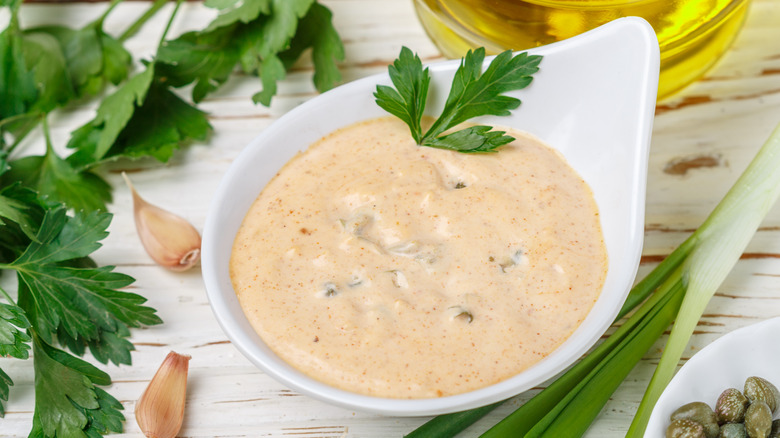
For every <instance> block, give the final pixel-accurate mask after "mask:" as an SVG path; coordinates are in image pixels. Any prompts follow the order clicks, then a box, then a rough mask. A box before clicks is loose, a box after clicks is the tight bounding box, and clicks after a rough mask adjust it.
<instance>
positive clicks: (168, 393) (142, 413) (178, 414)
mask: <svg viewBox="0 0 780 438" xmlns="http://www.w3.org/2000/svg"><path fill="white" fill-rule="evenodd" d="M189 362H190V356H186V355H182V354H178V353H176V352H174V351H171V352H170V353H168V356H166V357H165V360H164V361H163V363H162V365H160V369H158V370H157V373H155V375H154V377H153V378H152V381H151V382H149V386H147V387H146V390H145V391H144V393H143V394H142V395H141V398H140V399H138V403H136V405H135V420H136V422H138V426H139V427H140V428H141V431H142V432H143V433H144V436H145V437H147V438H175V437H176V434H177V433H179V430H180V429H181V425H182V422H183V421H184V403H185V399H186V398H187V372H188V370H189Z"/></svg>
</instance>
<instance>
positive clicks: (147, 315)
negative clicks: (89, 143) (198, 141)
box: [3, 207, 161, 363]
mask: <svg viewBox="0 0 780 438" xmlns="http://www.w3.org/2000/svg"><path fill="white" fill-rule="evenodd" d="M110 220H111V215H110V214H108V213H101V212H92V213H76V214H75V216H72V217H71V216H68V215H67V214H66V210H65V208H62V207H61V208H57V209H50V210H48V211H47V212H46V215H45V216H44V218H43V222H42V223H41V226H40V231H39V232H38V235H37V239H38V242H31V243H30V245H29V246H28V247H27V249H26V250H25V251H24V253H22V255H20V256H19V257H18V258H17V259H16V260H14V261H13V262H12V263H9V264H7V265H5V266H3V267H4V268H7V269H13V270H15V271H16V273H17V276H18V279H19V288H18V290H19V300H18V305H19V307H20V308H22V309H23V310H24V311H25V312H26V314H27V316H28V318H30V320H31V322H32V324H33V326H34V327H35V328H36V330H37V332H38V334H39V335H40V336H41V337H42V338H43V339H44V340H45V341H46V342H48V343H50V344H51V343H53V342H54V340H55V339H56V338H58V333H59V338H61V339H60V341H61V343H62V344H64V345H66V346H74V345H75V346H77V348H78V349H75V348H74V350H76V351H74V352H76V353H83V348H79V347H78V346H81V345H85V344H90V343H92V344H93V345H91V347H92V346H95V347H96V348H102V349H103V350H101V352H103V353H104V354H100V352H99V353H98V355H96V357H98V359H101V360H106V361H107V360H111V361H112V362H114V363H129V358H130V356H129V351H130V350H132V349H133V346H132V344H130V343H129V342H123V341H122V339H117V338H124V337H127V335H128V334H129V331H128V327H139V326H141V325H154V324H159V323H160V322H161V321H160V319H159V317H157V315H155V313H154V312H155V311H154V309H151V308H149V307H146V306H143V305H142V304H143V303H144V302H145V301H146V299H144V298H143V297H141V296H140V295H137V294H133V293H130V292H123V291H120V290H119V289H121V288H124V287H126V286H128V285H129V284H131V283H132V282H133V279H132V278H131V277H129V276H127V275H124V274H120V273H117V272H112V271H113V267H102V268H92V267H81V266H80V265H79V263H75V264H74V263H73V261H74V260H75V261H78V260H80V259H82V258H83V257H86V256H87V255H89V254H90V253H92V252H93V251H95V250H96V249H97V248H98V247H99V246H100V243H99V241H100V240H102V239H103V238H104V237H105V236H106V235H107V233H106V228H107V227H108V224H109V222H110ZM101 341H108V342H109V343H110V345H107V346H100V345H98V344H99V343H100V342H101ZM93 351H95V350H93Z"/></svg>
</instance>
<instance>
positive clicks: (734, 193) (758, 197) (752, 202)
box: [627, 125, 780, 437]
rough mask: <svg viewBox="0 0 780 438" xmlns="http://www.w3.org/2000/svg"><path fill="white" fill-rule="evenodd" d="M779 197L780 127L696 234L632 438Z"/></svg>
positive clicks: (639, 432)
mask: <svg viewBox="0 0 780 438" xmlns="http://www.w3.org/2000/svg"><path fill="white" fill-rule="evenodd" d="M778 196H780V125H778V126H777V127H776V128H775V130H774V132H773V133H772V135H771V136H770V137H769V139H768V140H767V142H766V143H765V144H764V146H763V147H762V148H761V150H759V152H758V154H757V155H756V156H755V158H753V161H751V162H750V164H749V165H748V167H747V169H746V170H745V172H743V173H742V175H741V176H740V177H739V179H738V180H737V182H736V183H735V184H734V186H733V187H732V188H731V190H729V192H728V193H727V194H726V196H725V197H724V198H723V200H722V201H721V202H720V203H719V204H718V206H717V207H715V210H714V211H713V212H712V214H710V216H709V217H708V218H707V220H706V221H705V222H704V224H702V226H701V227H700V228H699V229H698V230H696V232H695V233H694V234H693V236H692V237H694V238H695V248H694V249H693V251H692V252H691V254H690V255H689V256H688V257H687V258H686V260H685V264H684V265H683V269H684V275H685V280H686V283H687V285H686V289H687V290H686V293H685V298H684V299H683V302H682V306H681V307H680V313H679V315H678V317H677V320H676V321H675V324H674V326H673V327H672V332H671V334H670V335H669V340H668V341H667V343H666V347H665V348H664V352H663V355H662V356H661V361H660V362H659V364H658V367H657V368H656V370H655V373H654V374H653V378H652V379H651V380H650V385H649V386H648V388H647V391H646V392H645V395H644V398H643V399H642V403H641V404H640V405H639V410H638V411H637V414H636V416H635V417H634V421H633V422H632V423H631V427H630V429H629V431H628V435H627V436H628V437H639V436H642V435H644V432H645V428H646V426H647V421H648V420H649V418H650V413H651V412H652V410H653V406H655V402H656V401H658V397H660V396H661V393H662V392H663V390H664V388H666V385H667V384H669V381H670V380H671V379H672V376H673V375H674V370H675V369H676V367H677V363H678V362H679V361H680V357H681V356H682V352H683V351H684V349H685V347H686V345H688V340H689V339H690V337H691V334H692V333H693V330H694V329H695V328H696V325H697V324H698V322H699V319H700V318H701V315H702V313H704V308H705V307H707V303H709V301H710V299H711V298H712V296H713V295H714V294H715V291H716V290H717V289H718V287H720V285H721V283H723V280H724V279H725V278H726V275H728V273H729V272H730V271H731V269H732V268H733V267H734V265H735V264H736V263H737V260H739V257H740V255H741V254H742V252H743V251H744V250H745V247H747V245H748V243H749V242H750V240H751V238H752V237H753V235H754V234H755V232H756V230H757V229H758V226H759V225H760V224H761V221H763V220H764V217H765V216H766V214H767V213H768V212H769V209H770V208H771V207H772V205H773V204H774V203H775V201H776V200H777V198H778Z"/></svg>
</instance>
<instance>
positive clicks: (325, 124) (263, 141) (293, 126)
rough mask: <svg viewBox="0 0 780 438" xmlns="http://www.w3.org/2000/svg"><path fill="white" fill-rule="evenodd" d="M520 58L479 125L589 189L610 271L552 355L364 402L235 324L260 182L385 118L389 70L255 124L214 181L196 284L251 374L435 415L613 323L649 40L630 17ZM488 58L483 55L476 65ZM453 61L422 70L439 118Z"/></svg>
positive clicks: (388, 411) (519, 381) (649, 102)
mask: <svg viewBox="0 0 780 438" xmlns="http://www.w3.org/2000/svg"><path fill="white" fill-rule="evenodd" d="M529 53H533V54H539V55H543V56H544V59H543V60H542V63H541V66H540V67H541V70H540V71H539V72H538V73H537V74H536V75H535V77H534V80H533V83H532V84H531V85H530V86H529V87H528V88H526V89H524V90H520V91H518V92H516V93H512V94H513V95H516V96H517V97H519V98H520V99H522V101H523V104H522V105H521V106H520V108H518V109H517V110H515V111H513V112H512V115H511V116H507V117H485V118H481V119H479V120H478V122H481V123H488V124H496V125H503V126H510V127H512V128H516V129H520V130H524V131H528V132H530V133H531V134H533V135H535V136H536V137H538V138H540V139H541V140H543V141H545V142H546V143H547V144H549V145H550V146H552V147H553V148H556V149H558V150H559V151H560V152H561V153H562V154H563V156H564V157H565V158H566V160H567V161H568V162H569V163H570V165H571V166H572V167H573V168H574V169H575V170H576V171H577V172H579V174H580V175H581V176H582V177H583V178H584V179H585V181H586V182H587V183H588V184H589V185H590V187H591V189H592V190H593V193H594V195H595V198H596V202H597V204H598V207H599V210H600V216H601V220H602V227H603V230H604V237H605V242H606V246H607V252H608V256H609V266H608V274H607V278H606V283H605V285H604V288H603V290H602V293H601V296H600V298H599V299H598V301H597V302H596V304H595V305H594V307H593V309H592V311H591V312H590V314H589V315H588V317H587V318H586V319H585V321H584V322H583V323H582V325H581V326H580V327H579V328H578V329H577V331H576V332H575V333H574V334H573V335H572V336H571V337H570V338H569V339H568V340H567V341H566V342H564V343H563V344H562V345H561V346H560V347H559V348H558V349H557V350H555V351H554V352H553V353H552V354H550V355H549V356H548V357H546V358H545V359H543V360H542V361H541V362H539V363H537V364H536V365H534V366H533V367H531V368H529V369H528V370H526V371H524V372H522V373H520V374H518V375H516V376H514V377H512V378H510V379H507V380H505V381H503V382H500V383H497V384H495V385H492V386H489V387H486V388H482V389H479V390H475V391H471V392H468V393H464V394H459V395H454V396H448V397H441V398H432V399H417V400H401V399H390V398H379V397H370V396H365V395H359V394H355V393H351V392H347V391H344V390H341V389H336V388H333V387H330V386H328V385H326V384H323V383H321V382H319V381H317V380H315V379H313V378H311V377H308V376H306V375H304V374H302V373H301V372H299V371H298V370H296V369H295V368H294V367H293V366H291V365H289V364H287V363H285V362H284V361H282V360H281V359H279V358H278V357H277V356H275V355H274V354H273V352H272V351H271V350H270V349H269V348H268V347H267V346H266V345H265V344H264V343H263V341H262V340H261V339H260V338H259V336H258V335H257V334H256V333H255V331H254V330H253V329H252V327H251V326H250V324H249V322H248V321H247V320H246V318H245V317H244V313H243V311H242V309H241V307H240V305H239V303H238V300H237V298H236V295H235V292H234V291H233V288H232V285H231V281H230V275H229V272H228V263H229V259H230V253H231V247H232V244H233V240H234V237H235V235H236V232H237V230H238V228H239V226H240V224H241V222H242V220H243V218H244V215H245V213H246V211H247V210H248V209H249V206H250V205H251V204H252V202H253V201H254V200H255V198H256V197H257V195H258V194H259V193H260V191H261V190H262V188H263V187H264V185H265V184H266V183H267V182H268V181H269V180H270V179H271V178H272V177H273V176H274V175H275V174H276V172H277V171H278V170H279V169H280V168H281V167H282V166H283V165H284V164H285V163H286V162H287V161H288V160H290V159H291V158H292V157H293V156H295V155H296V154H297V153H298V152H299V151H302V150H305V149H306V148H307V147H308V146H309V145H310V144H311V143H313V142H314V141H316V140H318V139H319V138H321V137H322V136H324V135H325V134H328V133H330V132H332V131H333V130H335V129H337V128H341V127H344V126H347V125H350V124H352V123H355V122H357V121H360V120H366V119H370V118H375V117H381V116H386V115H387V113H386V112H384V111H383V110H382V109H381V108H379V107H378V106H377V105H376V103H375V101H374V97H373V95H372V94H373V92H374V90H375V88H376V85H377V84H390V80H389V77H388V75H387V74H382V75H376V76H372V77H368V78H365V79H361V80H358V81H354V82H351V83H348V84H345V85H342V86H340V87H338V88H336V89H334V90H331V91H329V92H327V93H324V94H322V95H321V96H318V97H316V98H314V99H312V100H310V101H308V102H306V103H304V104H302V105H301V106H299V107H297V108H295V109H294V110H292V111H290V112H289V113H287V114H286V115H284V116H283V117H281V118H280V119H279V120H277V121H276V122H275V123H274V124H273V125H272V126H270V127H269V128H267V129H265V130H264V131H263V132H262V133H261V134H260V135H259V136H258V137H257V138H256V139H255V140H254V141H252V142H251V143H250V144H249V145H248V146H247V147H246V149H245V150H244V151H243V152H242V153H241V154H240V155H239V157H238V158H237V159H236V160H235V162H233V164H232V165H231V167H230V169H229V170H228V172H227V173H226V175H225V177H224V179H223V180H222V182H221V184H220V186H219V188H218V190H217V193H216V195H215V198H214V200H213V201H212V205H211V207H210V211H209V215H208V217H207V220H206V225H205V229H204V232H203V245H202V250H203V257H202V267H203V278H204V281H205V284H206V289H207V293H208V297H209V301H210V302H211V306H212V308H213V311H214V314H215V316H216V318H217V320H218V321H219V323H220V324H221V326H222V328H223V329H224V330H225V332H226V333H227V335H228V337H229V338H230V340H231V341H232V342H233V344H234V345H235V346H236V348H238V349H239V350H240V351H241V352H242V353H243V354H244V355H245V356H246V357H247V358H249V359H250V360H251V361H252V362H253V363H254V364H256V365H257V366H258V367H259V368H260V369H262V370H263V371H265V372H266V373H268V374H269V375H271V376H272V377H274V378H276V379H277V380H278V381H280V382H282V383H284V384H285V385H287V386H289V387H290V388H293V389H295V390H297V391H300V392H302V393H304V394H308V395H310V396H312V397H315V398H318V399H320V400H324V401H326V402H329V403H332V404H336V405H339V406H342V407H346V408H349V409H356V410H360V411H368V412H375V413H381V414H385V415H412V416H421V415H433V414H441V413H447V412H455V411H460V410H464V409H470V408H475V407H478V406H484V405H487V404H489V403H493V402H496V401H499V400H503V399H506V398H509V397H512V396H514V395H517V394H519V393H521V392H523V391H526V390H528V389H530V388H532V387H533V386H535V385H538V384H540V383H542V382H544V381H545V380H547V379H549V378H551V377H553V376H554V375H556V374H557V373H559V372H560V371H562V370H563V369H565V368H566V367H567V366H569V365H570V364H571V363H573V362H574V361H575V360H577V359H578V358H579V357H580V356H581V355H582V354H583V353H585V352H586V351H587V350H588V349H589V348H590V347H591V346H592V345H593V344H594V343H595V342H596V341H597V340H598V339H599V337H600V336H601V335H602V334H603V333H604V331H605V330H606V329H607V328H608V327H609V325H610V324H611V323H612V321H613V319H614V318H615V316H616V314H617V312H618V311H619V309H620V307H621V306H622V304H623V301H624V300H625V297H626V295H627V293H628V291H629V289H630V287H631V285H632V283H633V280H634V277H635V275H636V271H637V267H638V265H639V258H640V255H641V250H642V241H643V236H644V204H645V184H646V174H647V158H648V150H649V144H650V135H651V128H652V122H653V115H654V110H655V100H656V91H657V86H658V66H659V53H658V42H657V39H656V36H655V33H654V32H653V30H652V28H651V27H650V25H649V24H648V23H647V22H646V21H644V20H642V19H640V18H622V19H618V20H616V21H613V22H611V23H608V24H606V25H604V26H602V27H600V28H598V29H595V30H593V31H590V32H587V33H585V34H582V35H580V36H577V37H574V38H571V39H569V40H566V41H562V42H560V43H555V44H551V45H549V46H544V47H539V48H536V49H533V50H530V51H529ZM490 60H492V58H488V59H486V64H487V63H488V62H489V61H490ZM458 65H459V61H449V62H442V63H437V64H433V65H430V66H429V67H430V71H431V75H432V81H431V86H430V89H431V93H430V96H431V97H432V98H431V99H430V100H429V105H428V107H427V109H428V111H426V112H428V113H430V114H438V112H440V110H441V107H442V106H443V103H444V100H445V99H446V96H447V93H448V91H449V87H450V83H451V80H452V77H453V75H454V73H455V70H456V69H457V67H458Z"/></svg>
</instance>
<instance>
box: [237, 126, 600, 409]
mask: <svg viewBox="0 0 780 438" xmlns="http://www.w3.org/2000/svg"><path fill="white" fill-rule="evenodd" d="M509 133H510V134H511V135H512V136H514V137H515V138H517V140H516V141H515V142H513V143H511V144H509V145H507V146H504V147H502V148H501V149H500V152H498V153H494V154H463V153H457V152H451V151H445V150H438V149H432V148H427V147H418V146H417V145H415V144H414V142H413V141H412V139H411V138H410V136H409V132H408V129H407V127H406V125H404V124H403V123H402V122H400V121H399V120H397V119H395V118H382V119H376V120H370V121H367V122H363V123H359V124H356V125H352V126H350V127H347V128H344V129H341V130H339V131H336V132H334V133H332V134H330V135H328V136H326V137H325V138H323V139H322V140H320V141H319V142H317V143H315V144H314V145H312V146H311V147H310V148H309V149H308V150H307V151H306V152H305V153H302V154H299V155H298V156H297V157H295V158H294V159H293V160H291V161H290V162H289V163H288V164H287V165H286V166H285V167H284V168H283V169H282V170H281V171H280V173H279V174H278V175H276V177H275V178H273V179H272V180H271V182H270V183H269V184H268V185H267V186H266V188H265V189H264V190H263V191H262V193H260V196H259V197H258V198H257V200H256V201H255V203H254V204H253V205H252V207H251V209H250V210H249V212H248V213H247V215H246V218H245V219H244V222H243V224H242V226H241V228H240V230H239V232H238V235H237V236H236V240H235V243H234V246H233V254H232V258H231V262H230V274H231V278H232V281H233V286H234V288H235V290H236V293H237V294H238V298H239V301H240V303H241V306H242V307H243V309H244V312H245V313H246V315H247V317H248V319H249V321H250V322H251V324H252V325H253V327H254V328H255V330H256V331H257V332H258V334H259V335H260V336H261V337H262V339H263V340H264V341H265V342H266V343H267V344H268V346H269V347H270V348H271V349H272V350H273V351H274V352H276V353H277V354H278V355H279V356H280V357H281V358H282V359H284V360H285V361H287V362H289V363H290V364H292V365H293V366H295V367H297V368H298V369H300V370H301V371H302V372H304V373H306V374H308V375H310V376H312V377H314V378H316V379H318V380H320V381H323V382H325V383H328V384H331V385H333V386H336V387H339V388H343V389H346V390H350V391H354V392H357V393H361V394H368V395H374V396H383V397H394V398H426V397H438V396H446V395H452V394H458V393H462V392H465V391H469V390H473V389H477V388H481V387H485V386H488V385H491V384H493V383H497V382H499V381H501V380H504V379H507V378H509V377H511V376H513V375H515V374H517V373H519V372H521V371H523V370H524V369H526V368H528V367H529V366H531V365H533V364H534V363H536V362H538V361H540V360H541V359H542V358H544V357H545V356H547V355H548V354H550V353H551V352H552V351H553V350H555V348H556V347H558V346H559V345H560V344H561V343H562V342H563V341H565V340H566V339H567V338H568V337H569V336H570V335H571V334H572V333H573V332H574V330H575V329H576V328H577V327H578V326H579V324H580V323H581V322H582V321H583V319H584V318H585V317H586V315H587V314H588V312H589V311H590V309H591V307H592V306H593V304H594V302H595V301H596V299H597V298H598V296H599V293H600V292H601V288H602V286H603V282H604V278H605V275H606V263H607V254H606V249H605V246H604V243H603V236H602V234H601V227H600V221H599V216H598V211H597V209H596V205H595V202H594V200H593V196H592V193H591V192H590V189H589V188H588V187H587V185H586V184H585V183H584V181H582V179H581V178H580V177H579V176H578V175H577V174H576V173H575V172H574V171H573V170H572V169H571V168H570V167H569V166H568V165H567V164H566V163H565V162H564V161H563V159H562V158H561V157H560V156H559V154H557V153H556V152H555V151H553V150H552V149H550V148H548V147H547V146H545V145H543V144H541V143H540V142H538V140H535V139H533V138H531V137H530V136H528V135H526V134H523V133H521V132H515V131H511V132H509Z"/></svg>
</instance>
